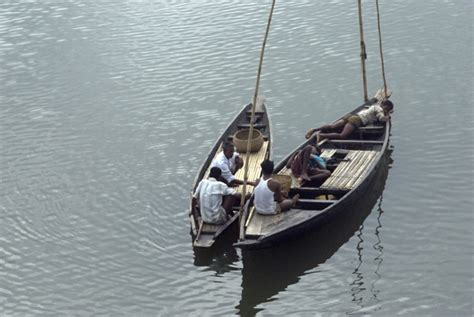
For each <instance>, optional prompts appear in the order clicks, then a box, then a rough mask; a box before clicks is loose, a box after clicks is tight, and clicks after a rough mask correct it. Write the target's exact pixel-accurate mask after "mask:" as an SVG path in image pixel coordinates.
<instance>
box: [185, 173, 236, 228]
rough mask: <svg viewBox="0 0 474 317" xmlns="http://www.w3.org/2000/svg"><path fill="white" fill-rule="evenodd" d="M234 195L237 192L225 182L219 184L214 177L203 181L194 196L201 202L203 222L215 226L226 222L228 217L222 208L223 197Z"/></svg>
mask: <svg viewBox="0 0 474 317" xmlns="http://www.w3.org/2000/svg"><path fill="white" fill-rule="evenodd" d="M233 194H235V190H234V189H232V188H230V187H229V186H227V185H226V184H224V183H223V182H219V181H217V180H216V179H215V178H213V177H209V178H208V179H203V180H202V181H201V182H200V183H199V185H198V187H197V188H196V191H195V192H194V194H193V197H194V198H196V199H198V200H199V209H200V210H201V217H202V220H203V221H204V222H207V223H213V224H221V223H223V222H225V220H226V219H227V216H226V211H225V209H224V208H223V207H222V197H223V196H225V195H233Z"/></svg>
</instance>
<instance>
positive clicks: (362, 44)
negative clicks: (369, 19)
mask: <svg viewBox="0 0 474 317" xmlns="http://www.w3.org/2000/svg"><path fill="white" fill-rule="evenodd" d="M358 6H359V32H360V61H361V64H362V81H363V83H364V101H366V102H367V101H368V100H369V98H368V97H367V76H366V72H365V60H366V59H367V53H366V52H365V42H364V27H363V22H362V0H358Z"/></svg>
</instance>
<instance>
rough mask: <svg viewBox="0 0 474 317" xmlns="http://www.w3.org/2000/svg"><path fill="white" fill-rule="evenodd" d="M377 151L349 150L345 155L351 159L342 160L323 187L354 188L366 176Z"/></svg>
mask: <svg viewBox="0 0 474 317" xmlns="http://www.w3.org/2000/svg"><path fill="white" fill-rule="evenodd" d="M377 153H378V152H377V151H349V152H348V153H347V156H346V157H345V158H346V159H348V160H349V161H343V162H340V163H339V165H338V166H337V168H336V169H335V170H334V172H333V173H332V174H331V176H330V177H329V178H328V179H327V180H326V181H325V182H324V183H323V184H322V185H321V188H325V189H345V190H350V189H352V188H354V187H355V186H356V185H358V184H359V182H360V181H361V180H362V179H363V178H364V176H365V173H366V171H367V170H368V168H369V166H370V164H371V163H372V161H373V158H374V157H375V155H376V154H377Z"/></svg>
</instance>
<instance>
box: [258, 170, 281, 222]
mask: <svg viewBox="0 0 474 317" xmlns="http://www.w3.org/2000/svg"><path fill="white" fill-rule="evenodd" d="M270 179H271V178H269V179H266V180H265V179H263V177H262V178H261V179H260V181H259V182H258V185H257V186H256V187H255V189H254V191H253V193H254V198H253V204H254V205H255V210H257V213H259V214H262V215H274V214H277V213H278V212H279V211H280V210H279V208H280V204H278V203H277V202H276V201H275V193H274V192H272V191H271V190H270V188H268V181H269V180H270Z"/></svg>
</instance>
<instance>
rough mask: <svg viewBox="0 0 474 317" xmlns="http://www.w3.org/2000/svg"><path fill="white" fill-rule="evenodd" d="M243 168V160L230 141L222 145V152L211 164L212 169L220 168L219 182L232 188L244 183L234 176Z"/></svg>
mask: <svg viewBox="0 0 474 317" xmlns="http://www.w3.org/2000/svg"><path fill="white" fill-rule="evenodd" d="M242 166H244V162H243V160H242V158H241V157H240V155H239V153H237V152H235V149H234V144H233V143H232V142H229V141H224V143H223V144H222V152H220V153H219V154H218V155H217V156H216V157H215V158H214V160H212V162H211V167H219V168H220V169H221V171H222V175H221V177H220V179H219V180H220V181H221V182H224V183H226V184H227V185H228V186H231V187H236V186H239V185H242V184H243V183H244V182H243V181H242V180H240V179H237V178H235V176H234V175H235V173H236V172H237V171H238V170H239V169H240V168H241V167H242ZM247 184H248V185H251V186H255V183H254V182H251V181H248V182H247Z"/></svg>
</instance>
